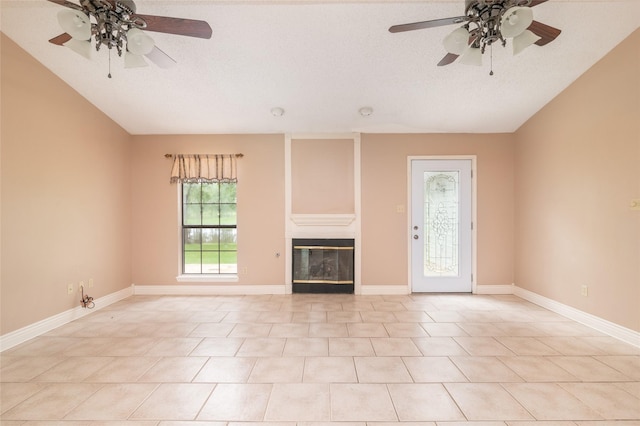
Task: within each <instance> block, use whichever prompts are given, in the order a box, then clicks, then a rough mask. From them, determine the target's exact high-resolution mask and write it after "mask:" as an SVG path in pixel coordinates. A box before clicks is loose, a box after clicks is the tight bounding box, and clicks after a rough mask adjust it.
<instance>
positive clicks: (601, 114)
mask: <svg viewBox="0 0 640 426" xmlns="http://www.w3.org/2000/svg"><path fill="white" fill-rule="evenodd" d="M1 42H2V50H1V54H2V62H1V74H0V76H1V80H2V87H1V90H2V92H1V96H2V99H1V101H2V110H1V114H2V117H1V120H2V130H1V132H2V133H1V142H2V147H1V148H2V149H1V154H2V155H1V167H2V169H1V173H2V175H1V177H2V183H1V184H2V190H1V201H2V205H1V211H2V215H1V221H0V224H1V234H2V237H1V241H2V244H1V251H2V265H1V267H2V269H1V280H2V281H1V292H0V295H1V302H0V303H1V308H2V313H1V318H0V319H1V323H2V328H1V330H0V332H1V333H2V334H5V333H8V332H10V331H13V330H16V329H18V328H20V327H24V326H26V325H30V324H33V323H35V322H37V321H39V320H42V319H45V318H48V317H50V316H52V315H55V314H58V313H61V312H63V311H65V310H67V309H70V308H73V307H75V306H78V300H79V298H78V295H77V294H74V295H73V296H68V295H67V294H66V286H67V284H68V283H74V284H75V285H76V286H77V283H78V282H79V281H80V280H88V279H89V278H93V279H94V280H95V283H96V286H95V287H94V290H93V291H92V292H91V295H92V296H94V297H100V296H104V295H107V294H111V293H113V292H115V291H118V290H120V289H123V288H125V287H127V286H128V285H130V284H131V283H132V282H133V283H136V284H141V285H154V284H159V285H170V284H176V281H175V277H176V275H177V274H178V259H179V253H178V250H179V233H178V210H177V209H178V199H177V189H176V187H175V185H170V184H169V183H168V177H169V170H170V165H171V164H170V160H168V159H165V158H164V154H165V153H223V152H229V153H232V152H242V153H244V154H245V157H244V158H243V159H241V160H240V167H239V173H240V182H239V184H238V197H239V201H238V203H239V213H238V214H239V218H238V223H239V235H238V238H239V244H240V245H241V247H242V252H241V253H240V257H239V260H238V261H239V267H240V279H239V281H240V282H239V284H258V285H260V284H283V281H284V276H285V273H284V272H285V268H286V267H287V265H284V256H281V257H280V258H277V257H276V256H275V253H276V252H280V253H284V241H285V240H284V235H285V232H284V217H285V212H284V170H285V167H284V137H283V136H282V135H230V136H225V135H207V136H202V135H200V136H198V135H180V136H135V137H131V136H129V135H128V134H127V133H126V132H125V131H123V130H122V129H121V128H120V127H119V126H117V125H116V124H114V123H113V122H112V121H111V120H109V119H108V118H106V117H105V116H104V115H103V114H102V113H101V112H99V111H98V110H96V109H95V108H94V107H93V106H92V105H91V104H89V103H88V102H87V101H86V100H84V99H83V98H82V97H80V96H79V95H78V94H77V93H76V92H74V91H73V90H72V89H70V88H69V87H68V86H67V85H66V84H65V83H64V82H62V81H60V80H59V79H58V78H57V77H55V76H54V75H52V74H51V73H50V72H49V71H48V70H46V69H45V68H43V67H42V66H41V65H40V64H38V63H37V62H36V61H35V60H33V58H31V57H30V56H28V55H27V54H26V53H25V52H24V51H22V50H21V49H20V48H18V47H17V46H16V45H15V44H13V42H11V41H10V40H8V39H7V38H6V37H5V36H4V35H3V36H2V40H1ZM639 46H640V41H639V35H638V32H636V33H635V34H634V35H633V36H632V37H631V38H630V39H629V40H627V41H625V42H624V43H623V44H622V45H621V46H619V47H618V48H617V49H616V50H614V51H613V52H612V53H611V54H610V55H608V56H607V57H606V58H604V60H603V61H602V62H600V63H599V64H597V65H596V66H595V67H594V68H593V69H592V70H590V71H588V72H587V73H586V74H585V75H584V76H583V77H581V78H580V79H579V80H578V81H577V82H576V83H575V84H574V85H572V86H571V87H570V88H569V89H567V90H566V91H565V92H564V93H563V94H561V95H560V96H559V97H558V98H557V99H555V100H554V101H552V102H551V103H550V104H549V105H548V106H547V107H545V108H544V109H543V110H542V111H540V113H538V114H537V115H536V116H535V117H533V118H532V119H531V120H530V121H529V122H528V123H526V124H525V125H524V126H523V127H522V128H521V129H520V130H519V131H518V132H517V133H516V134H499V135H484V134H483V135H470V134H462V135H456V134H432V135H406V134H405V135H385V134H380V135H370V134H365V135H362V137H361V155H362V158H361V170H362V172H361V179H362V194H361V195H362V212H363V215H362V244H363V247H362V267H363V271H362V272H363V274H362V283H363V285H393V284H397V285H406V284H407V231H408V222H407V214H406V213H397V207H398V206H405V208H406V206H407V199H406V197H407V156H410V155H416V156H417V155H477V184H478V206H477V210H478V220H477V224H476V225H477V232H478V234H477V235H478V242H477V244H478V265H477V270H478V276H477V282H478V284H480V285H492V284H497V285H504V284H511V283H512V282H514V281H515V283H516V284H517V285H518V286H521V287H523V288H525V289H528V290H531V291H533V292H535V293H539V294H541V295H543V296H546V297H549V298H551V299H554V300H557V301H559V302H561V303H565V304H568V305H571V306H575V307H576V308H578V309H581V310H584V311H586V312H590V313H592V314H594V315H597V316H600V317H603V318H605V319H608V320H610V321H613V322H615V323H618V324H621V325H624V326H627V327H630V328H632V329H634V330H640V311H638V309H637V306H638V303H639V302H640V219H639V215H638V212H633V211H630V210H629V208H628V206H629V202H630V200H631V199H632V198H640V168H639V167H638V164H640V128H639V127H638V126H639V124H638V123H640V121H638V117H640V107H639V105H638V103H639V97H638V93H639V92H638V79H637V76H638V75H640V65H639V60H638V51H639V50H640V49H639V48H638V47H639ZM514 179H515V184H514ZM514 220H515V225H514ZM514 241H515V242H514ZM514 253H516V254H517V255H514ZM514 265H515V266H514ZM514 277H515V278H514ZM582 284H587V285H589V292H590V293H589V296H588V297H586V298H583V297H581V296H580V285H582Z"/></svg>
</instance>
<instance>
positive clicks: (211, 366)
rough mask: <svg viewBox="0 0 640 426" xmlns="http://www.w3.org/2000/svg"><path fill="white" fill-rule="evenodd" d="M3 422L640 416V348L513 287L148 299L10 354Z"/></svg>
mask: <svg viewBox="0 0 640 426" xmlns="http://www.w3.org/2000/svg"><path fill="white" fill-rule="evenodd" d="M0 360H1V369H0V374H1V376H0V379H1V394H0V396H1V408H0V412H1V417H0V419H1V423H2V424H3V425H7V426H12V425H63V426H64V425H88V424H91V425H109V426H111V425H120V424H125V425H126V424H128V425H148V426H152V425H153V426H156V425H157V426H174V425H193V426H201V425H210V426H225V425H229V426H247V425H250V424H252V423H260V424H264V425H273V426H276V425H289V426H295V425H296V424H297V425H299V426H320V425H322V424H324V423H329V422H331V423H340V424H343V425H345V426H365V425H370V426H387V425H392V424H395V425H398V424H399V423H403V424H407V425H408V424H413V425H416V426H418V425H430V426H436V424H437V426H460V425H462V424H468V425H470V424H473V425H477V426H507V425H508V426H533V425H534V423H535V424H537V425H539V426H555V425H558V426H590V425H593V426H605V425H606V426H611V425H613V424H615V425H620V426H631V425H634V426H637V425H640V350H639V349H638V348H635V347H632V346H629V345H626V344H624V343H622V342H620V341H618V340H615V339H613V338H611V337H608V336H605V335H603V334H601V333H599V332H597V331H594V330H592V329H590V328H588V327H585V326H583V325H581V324H578V323H576V322H573V321H570V320H567V319H566V318H563V317H561V316H559V315H557V314H555V313H552V312H549V311H547V310H544V309H542V308H540V307H538V306H536V305H533V304H531V303H528V302H526V301H524V300H522V299H519V298H517V297H515V296H480V295H459V294H456V295H443V294H437V295H409V296H353V295H300V294H297V295H287V296H281V295H278V296H210V297H208V296H193V297H173V296H135V297H131V298H128V299H126V300H123V301H121V302H118V303H116V304H114V305H111V306H109V307H106V308H104V309H102V310H97V311H95V312H93V313H91V314H90V315H88V316H86V317H84V318H82V319H80V320H77V321H75V322H73V323H70V324H67V325H65V326H63V327H60V328H58V329H56V330H53V331H51V332H49V333H47V334H46V335H43V336H40V337H38V338H35V339H33V340H31V341H28V342H26V343H24V344H22V345H20V346H18V347H15V348H12V349H9V350H7V351H5V352H3V353H2V354H1V355H0Z"/></svg>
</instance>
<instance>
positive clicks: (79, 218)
mask: <svg viewBox="0 0 640 426" xmlns="http://www.w3.org/2000/svg"><path fill="white" fill-rule="evenodd" d="M1 43H2V74H1V79H2V81H1V84H2V86H1V95H2V98H1V102H2V116H1V120H2V131H1V132H2V133H1V140H2V190H1V193H2V237H1V241H2V265H1V268H2V273H1V287H0V288H1V293H2V301H1V304H2V305H1V308H2V309H1V310H2V313H1V319H0V322H1V324H2V327H1V333H2V334H5V333H8V332H11V331H14V330H16V329H18V328H21V327H24V326H27V325H29V324H32V323H35V322H37V321H40V320H43V319H45V318H48V317H50V316H52V315H55V314H59V313H61V312H63V311H66V310H68V309H71V308H74V307H77V306H80V303H79V301H80V294H79V293H74V294H73V295H68V294H67V284H69V283H73V284H74V289H76V290H77V288H78V283H79V281H81V280H84V281H85V282H86V281H87V280H88V279H89V278H93V280H94V283H95V286H94V287H93V288H92V289H91V291H90V294H91V296H93V297H96V298H98V297H100V296H104V295H107V294H111V293H114V292H116V291H118V290H121V289H123V288H125V287H127V286H129V285H130V284H131V251H130V244H129V230H130V200H129V182H130V177H129V170H130V167H129V160H128V154H129V148H130V145H129V135H128V134H127V133H126V132H125V131H124V130H123V129H122V128H120V127H119V126H117V125H116V124H115V123H114V122H113V121H111V120H110V119H108V118H107V117H106V116H105V115H104V114H103V113H101V112H100V111H98V110H97V109H96V108H95V107H94V106H93V105H91V104H90V103H89V102H88V101H87V100H85V99H84V98H83V97H81V96H80V95H79V94H78V93H76V92H75V91H73V90H71V89H70V88H69V86H67V84H66V83H64V82H63V81H61V80H60V79H58V78H57V77H56V76H54V75H53V74H52V73H51V72H49V71H48V70H47V69H45V68H44V67H42V66H41V65H40V64H39V63H37V62H36V61H35V60H34V59H33V58H32V57H31V56H29V55H28V54H27V53H25V52H24V51H23V50H22V49H20V48H19V47H18V46H17V45H15V44H14V43H13V42H12V41H11V40H10V39H8V38H7V37H6V36H5V35H4V34H3V35H2V39H1Z"/></svg>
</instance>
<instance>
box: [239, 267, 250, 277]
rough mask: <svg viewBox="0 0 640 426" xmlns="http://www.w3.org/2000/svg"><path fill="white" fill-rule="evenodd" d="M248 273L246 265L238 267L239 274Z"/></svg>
mask: <svg viewBox="0 0 640 426" xmlns="http://www.w3.org/2000/svg"><path fill="white" fill-rule="evenodd" d="M248 273H249V268H248V267H246V266H245V267H243V268H240V275H247V274H248Z"/></svg>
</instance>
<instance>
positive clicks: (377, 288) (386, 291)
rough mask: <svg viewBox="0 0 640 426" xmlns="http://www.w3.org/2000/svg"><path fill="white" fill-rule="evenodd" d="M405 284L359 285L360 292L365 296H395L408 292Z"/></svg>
mask: <svg viewBox="0 0 640 426" xmlns="http://www.w3.org/2000/svg"><path fill="white" fill-rule="evenodd" d="M410 293H411V292H410V291H409V288H408V287H407V286H406V285H361V286H360V294H362V295H365V296H390V295H393V296H397V295H403V294H410Z"/></svg>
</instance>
